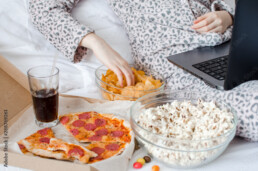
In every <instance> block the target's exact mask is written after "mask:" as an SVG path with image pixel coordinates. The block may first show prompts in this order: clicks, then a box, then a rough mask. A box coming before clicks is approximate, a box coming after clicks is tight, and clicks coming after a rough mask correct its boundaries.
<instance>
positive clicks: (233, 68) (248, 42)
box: [168, 0, 258, 90]
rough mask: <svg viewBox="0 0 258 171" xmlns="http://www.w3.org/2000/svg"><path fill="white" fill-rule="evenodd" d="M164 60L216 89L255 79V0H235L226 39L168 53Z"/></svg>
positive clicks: (257, 8) (257, 66)
mask: <svg viewBox="0 0 258 171" xmlns="http://www.w3.org/2000/svg"><path fill="white" fill-rule="evenodd" d="M168 60H169V61H170V62H172V63H173V64H175V65H177V66H179V67H181V68H183V69H185V70H186V71H188V72H190V73H191V74H193V75H195V76H197V77H199V78H201V79H203V80H204V81H205V82H206V83H207V84H209V85H210V86H212V87H215V88H218V89H224V90H230V89H232V88H234V87H236V86H238V85H239V84H241V83H244V82H246V81H250V80H258V0H238V2H237V5H236V13H235V18H234V26H233V34H232V39H231V41H230V42H226V43H223V44H221V45H218V46H214V47H201V48H197V49H195V50H192V51H188V52H185V53H181V54H177V55H172V56H169V57H168Z"/></svg>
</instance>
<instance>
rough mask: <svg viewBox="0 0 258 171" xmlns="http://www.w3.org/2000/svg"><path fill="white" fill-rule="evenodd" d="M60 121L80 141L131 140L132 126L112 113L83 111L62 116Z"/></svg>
mask: <svg viewBox="0 0 258 171" xmlns="http://www.w3.org/2000/svg"><path fill="white" fill-rule="evenodd" d="M59 119H60V122H61V123H62V124H63V125H64V127H65V128H66V129H67V130H68V131H69V132H70V133H71V134H72V135H73V136H74V137H75V138H76V139H77V140H78V141H79V142H100V141H101V142H126V143H129V142H130V141H131V134H130V131H131V130H130V128H128V127H126V126H125V124H124V120H122V119H118V118H116V117H114V115H112V114H100V113H97V112H93V111H91V112H83V113H74V114H67V115H63V116H60V118H59Z"/></svg>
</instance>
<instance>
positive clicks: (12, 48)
mask: <svg viewBox="0 0 258 171" xmlns="http://www.w3.org/2000/svg"><path fill="white" fill-rule="evenodd" d="M26 1H27V0H1V1H0V54H1V55H2V56H4V57H5V58H6V59H8V60H9V61H10V62H11V63H13V64H14V65H15V66H16V67H17V68H18V69H20V70H21V71H22V72H23V73H25V74H26V72H27V70H28V69H29V68H30V67H32V66H37V65H43V64H47V65H52V62H53V56H55V55H58V56H59V58H58V63H57V67H58V68H59V69H60V92H62V93H65V94H70V95H78V96H85V97H93V98H101V97H100V95H99V91H98V89H97V88H96V86H95V76H94V71H95V69H96V67H98V66H100V65H101V64H100V63H99V62H98V61H97V60H96V59H95V57H94V55H92V54H90V55H88V56H87V58H86V59H84V60H83V61H82V62H81V63H79V64H72V63H71V62H70V61H68V60H67V59H66V58H65V57H64V56H63V55H62V54H60V53H59V52H58V51H57V50H56V49H55V48H54V47H53V46H52V45H51V44H49V43H48V42H47V41H46V40H45V39H44V37H43V36H42V35H41V34H40V33H39V32H38V31H37V30H36V29H35V28H34V27H33V25H32V24H31V23H30V21H29V16H28V13H27V2H26ZM72 15H73V16H74V17H75V18H77V19H78V20H79V21H80V22H82V23H84V24H86V25H89V26H91V27H92V28H94V29H95V32H96V33H97V34H98V35H99V36H101V37H102V38H104V39H105V40H106V41H107V42H108V43H109V44H110V45H111V46H112V47H113V48H114V49H115V50H117V51H118V52H119V53H120V54H121V55H122V56H123V57H124V58H125V59H126V60H127V61H128V62H129V63H132V59H131V52H130V46H129V42H128V39H127V36H126V33H125V31H124V30H123V28H122V25H121V23H120V21H119V20H118V18H117V17H116V16H115V15H114V13H113V12H112V10H111V9H110V8H109V7H108V5H107V2H106V0H81V2H79V4H78V5H77V7H76V8H75V9H74V10H73V13H72ZM0 81H1V79H0ZM143 155H146V152H145V151H144V150H140V151H136V153H135V154H134V156H133V159H132V160H131V163H130V165H129V170H133V168H132V164H133V162H135V161H136V159H137V158H139V157H143ZM257 161H258V144H257V143H250V142H245V141H243V140H241V139H235V140H234V141H233V142H232V143H231V144H230V146H229V148H228V149H227V150H226V152H225V153H224V154H222V156H221V157H220V158H219V159H217V160H215V161H214V162H212V163H210V164H208V165H206V166H204V167H202V168H197V169H195V170H214V171H215V170H216V171H218V170H219V171H221V170H225V171H227V170H245V171H249V170H250V171H253V170H258V162H257ZM154 164H158V165H160V166H161V169H162V171H165V170H171V169H170V168H168V167H166V166H164V165H162V164H161V163H159V162H157V161H153V162H151V163H150V164H147V165H145V166H144V167H143V168H142V169H141V170H150V168H151V166H152V165H154ZM0 170H4V169H3V167H2V166H0ZM14 170H16V169H14Z"/></svg>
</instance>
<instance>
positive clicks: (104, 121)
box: [95, 119, 106, 127]
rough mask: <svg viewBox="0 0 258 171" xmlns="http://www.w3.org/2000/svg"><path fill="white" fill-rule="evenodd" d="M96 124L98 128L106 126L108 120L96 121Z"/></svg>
mask: <svg viewBox="0 0 258 171" xmlns="http://www.w3.org/2000/svg"><path fill="white" fill-rule="evenodd" d="M95 124H96V126H97V127H99V126H105V125H106V120H105V119H96V120H95Z"/></svg>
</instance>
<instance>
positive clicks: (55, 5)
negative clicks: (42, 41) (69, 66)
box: [29, 0, 93, 62]
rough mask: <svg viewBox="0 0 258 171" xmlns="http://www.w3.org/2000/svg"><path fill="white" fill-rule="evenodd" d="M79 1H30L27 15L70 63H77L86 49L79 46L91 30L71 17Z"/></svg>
mask: <svg viewBox="0 0 258 171" xmlns="http://www.w3.org/2000/svg"><path fill="white" fill-rule="evenodd" d="M78 1H79V0H30V1H29V14H30V17H31V20H32V23H33V24H34V26H35V27H36V28H37V29H38V30H39V31H40V32H41V33H42V34H43V35H44V36H45V38H46V39H47V40H48V41H49V42H50V43H51V44H53V45H54V46H55V47H56V48H57V49H58V50H59V51H60V52H62V53H63V54H64V55H65V56H66V57H67V58H68V59H69V60H70V61H72V62H79V61H81V59H82V57H83V55H85V54H86V53H87V48H85V47H82V46H79V44H80V42H81V40H82V38H83V37H84V36H85V35H87V34H89V33H91V32H93V30H92V29H91V28H89V27H87V26H84V25H83V24H81V23H79V22H78V21H77V20H76V19H74V18H73V17H72V16H71V10H72V8H73V7H75V5H76V4H77V3H78Z"/></svg>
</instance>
